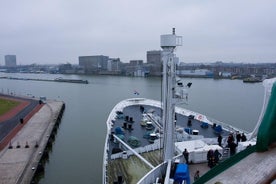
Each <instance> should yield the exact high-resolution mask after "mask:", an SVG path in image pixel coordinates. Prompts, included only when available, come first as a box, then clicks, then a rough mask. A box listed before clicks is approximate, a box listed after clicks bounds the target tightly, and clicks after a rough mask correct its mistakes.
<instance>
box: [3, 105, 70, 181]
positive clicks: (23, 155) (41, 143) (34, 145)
mask: <svg viewBox="0 0 276 184" xmlns="http://www.w3.org/2000/svg"><path fill="white" fill-rule="evenodd" d="M64 108H65V104H64V103H63V102H61V101H50V100H48V101H47V102H46V103H45V104H44V105H43V107H42V108H41V109H40V110H39V111H38V112H37V113H35V114H34V115H33V116H32V117H31V118H30V119H29V121H28V122H27V123H26V124H25V125H24V127H23V128H22V129H21V130H20V131H19V132H18V133H17V134H16V135H15V136H14V137H13V138H12V140H11V142H10V143H9V145H7V146H6V147H5V148H4V149H3V150H1V151H0V181H1V183H5V184H20V183H31V181H32V178H33V176H34V174H35V173H36V171H37V169H38V168H39V167H38V166H39V162H40V160H41V157H42V156H43V154H44V150H45V148H46V146H47V144H48V143H49V140H50V139H51V135H52V132H53V130H55V128H56V126H57V125H58V123H59V122H60V120H61V117H62V114H63V111H64Z"/></svg>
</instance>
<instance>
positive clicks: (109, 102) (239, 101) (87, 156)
mask: <svg viewBox="0 0 276 184" xmlns="http://www.w3.org/2000/svg"><path fill="white" fill-rule="evenodd" d="M3 76H12V77H22V78H23V77H24V78H41V79H55V78H59V77H62V78H66V79H81V80H88V82H89V84H76V83H54V82H43V81H27V80H26V81H25V80H9V79H0V90H1V92H2V93H13V94H16V95H24V96H30V97H33V96H34V97H40V96H45V97H46V98H48V99H56V100H62V101H64V102H65V103H66V109H65V111H64V115H63V118H62V121H61V124H60V127H59V130H58V133H57V136H56V139H55V142H54V144H53V147H52V150H51V152H50V154H49V160H48V162H47V163H46V165H45V173H44V176H43V177H42V178H41V180H40V184H50V183H51V184H63V183H67V184H69V183H84V184H86V183H87V184H88V183H93V184H94V183H102V154H103V148H104V141H105V135H106V124H105V123H106V120H107V117H108V114H109V112H110V111H111V110H112V108H113V107H114V105H115V104H116V103H118V102H119V101H120V100H123V99H125V98H133V97H141V98H142V97H145V98H152V99H155V100H160V97H161V90H160V89H161V78H158V77H157V78H134V77H119V76H78V75H50V74H14V73H12V74H11V73H10V74H7V73H0V77H3ZM183 80H184V81H185V82H187V83H188V82H192V86H191V88H190V90H189V97H188V104H183V105H182V106H183V107H184V108H187V109H190V110H193V111H196V112H200V113H202V114H205V115H207V116H210V117H212V118H214V119H217V120H219V121H222V122H224V123H227V124H231V125H233V126H235V127H238V128H241V129H243V130H245V131H252V130H253V128H254V127H255V124H256V122H257V121H258V117H259V114H260V111H261V108H262V103H263V95H264V88H263V86H262V83H243V82H242V81H241V80H213V79H191V78H185V79H183ZM135 91H136V92H137V93H139V95H138V94H137V93H136V94H135Z"/></svg>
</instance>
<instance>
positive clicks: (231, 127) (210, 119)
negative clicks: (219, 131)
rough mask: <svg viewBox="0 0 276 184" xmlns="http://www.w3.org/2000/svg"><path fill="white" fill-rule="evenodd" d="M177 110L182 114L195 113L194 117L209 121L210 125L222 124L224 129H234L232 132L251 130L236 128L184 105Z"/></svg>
mask: <svg viewBox="0 0 276 184" xmlns="http://www.w3.org/2000/svg"><path fill="white" fill-rule="evenodd" d="M176 112H177V113H180V114H183V115H185V116H189V115H193V116H194V118H195V119H196V120H198V121H202V122H206V123H208V124H209V125H211V126H212V125H214V124H216V125H221V126H222V128H223V129H224V130H227V131H232V132H236V131H239V132H243V133H245V134H248V133H249V132H247V131H245V130H242V129H239V128H236V127H233V126H231V125H229V124H226V123H223V122H221V121H218V120H216V119H214V118H211V117H208V116H206V115H203V114H200V113H198V112H194V111H190V110H188V109H185V108H183V107H176Z"/></svg>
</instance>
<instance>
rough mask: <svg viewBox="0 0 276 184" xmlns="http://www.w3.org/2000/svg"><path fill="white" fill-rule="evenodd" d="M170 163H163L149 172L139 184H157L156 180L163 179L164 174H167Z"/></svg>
mask: <svg viewBox="0 0 276 184" xmlns="http://www.w3.org/2000/svg"><path fill="white" fill-rule="evenodd" d="M167 165H168V162H163V163H161V164H159V165H158V166H157V167H155V168H154V169H152V170H151V171H150V172H148V173H147V174H146V175H145V176H144V177H143V178H142V179H140V180H139V181H138V182H137V184H142V183H156V180H157V179H158V178H159V177H160V178H161V177H162V173H165V172H166V169H167Z"/></svg>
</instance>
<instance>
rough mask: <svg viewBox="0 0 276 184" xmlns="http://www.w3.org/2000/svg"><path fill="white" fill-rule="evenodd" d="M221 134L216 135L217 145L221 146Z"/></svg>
mask: <svg viewBox="0 0 276 184" xmlns="http://www.w3.org/2000/svg"><path fill="white" fill-rule="evenodd" d="M221 141H222V136H221V135H220V134H219V136H218V145H219V146H221Z"/></svg>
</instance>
